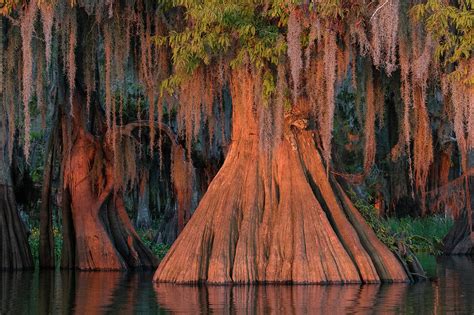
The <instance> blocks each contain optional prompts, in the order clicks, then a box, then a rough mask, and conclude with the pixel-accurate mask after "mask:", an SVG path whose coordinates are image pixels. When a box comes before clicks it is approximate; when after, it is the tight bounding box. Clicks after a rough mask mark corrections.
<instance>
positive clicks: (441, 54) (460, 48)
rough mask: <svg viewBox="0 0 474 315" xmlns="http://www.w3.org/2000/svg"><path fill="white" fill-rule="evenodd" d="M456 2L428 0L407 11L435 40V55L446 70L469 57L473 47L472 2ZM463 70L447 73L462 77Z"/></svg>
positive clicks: (458, 77) (457, 69)
mask: <svg viewBox="0 0 474 315" xmlns="http://www.w3.org/2000/svg"><path fill="white" fill-rule="evenodd" d="M456 4H457V5H453V4H448V3H447V2H445V1H442V0H428V1H427V2H426V3H422V4H418V5H415V6H414V7H413V8H412V10H411V14H412V15H413V17H414V18H415V19H416V20H418V21H422V22H423V23H424V26H425V28H426V30H427V32H428V33H430V34H431V36H432V37H433V39H434V40H435V41H436V42H437V46H436V51H435V57H436V58H437V59H438V60H439V61H440V62H442V64H443V65H444V66H445V68H446V69H449V68H450V67H456V66H457V65H458V64H459V63H460V62H462V61H464V60H468V59H469V58H471V56H472V53H473V49H474V1H473V0H458V1H456ZM465 72H466V71H465V69H461V68H459V67H457V68H456V70H455V71H453V72H452V73H451V77H452V78H454V79H455V80H458V81H461V80H463V78H464V79H465V80H471V81H474V78H466V77H467V73H465Z"/></svg>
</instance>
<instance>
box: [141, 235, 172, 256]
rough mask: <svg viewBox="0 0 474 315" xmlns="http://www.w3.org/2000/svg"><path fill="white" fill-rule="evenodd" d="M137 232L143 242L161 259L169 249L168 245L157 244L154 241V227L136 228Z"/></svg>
mask: <svg viewBox="0 0 474 315" xmlns="http://www.w3.org/2000/svg"><path fill="white" fill-rule="evenodd" d="M137 234H138V236H140V239H141V240H142V242H143V244H145V245H146V246H147V247H148V248H149V249H150V250H151V252H152V253H153V254H154V255H155V256H156V257H158V258H159V259H163V258H164V257H165V255H166V253H167V252H168V250H169V249H170V246H169V245H166V244H158V243H156V242H155V241H154V236H155V235H156V231H155V230H154V229H139V230H137Z"/></svg>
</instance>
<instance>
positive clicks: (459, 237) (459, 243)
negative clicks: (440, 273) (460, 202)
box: [443, 150, 474, 255]
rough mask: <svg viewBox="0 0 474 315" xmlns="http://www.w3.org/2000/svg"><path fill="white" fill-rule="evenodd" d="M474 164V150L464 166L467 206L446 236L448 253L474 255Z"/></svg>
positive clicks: (445, 251) (444, 241)
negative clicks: (473, 196)
mask: <svg viewBox="0 0 474 315" xmlns="http://www.w3.org/2000/svg"><path fill="white" fill-rule="evenodd" d="M473 166H474V150H473V151H471V152H469V155H468V157H467V167H464V168H463V169H464V172H465V174H464V183H465V186H464V187H465V188H464V193H465V207H464V209H462V210H461V215H460V216H459V217H458V218H457V219H456V221H455V223H454V226H453V227H452V228H451V230H450V231H449V233H448V234H447V235H446V236H445V237H444V239H443V244H444V249H443V252H444V253H445V254H448V255H473V254H474V226H473V222H472V218H473V215H474V214H473V212H474V199H473V198H472V196H471V192H472V191H474V181H473V180H472V178H471V176H470V173H469V171H466V170H470V169H471V168H472V167H473Z"/></svg>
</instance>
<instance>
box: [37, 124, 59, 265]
mask: <svg viewBox="0 0 474 315" xmlns="http://www.w3.org/2000/svg"><path fill="white" fill-rule="evenodd" d="M54 120H55V121H54V123H53V127H52V128H51V132H50V135H49V139H48V144H47V148H46V155H45V165H44V172H43V187H42V192H41V209H40V248H39V263H40V267H41V268H54V266H55V258H54V235H53V208H52V204H51V182H52V177H53V170H54V165H53V164H54V159H55V156H56V154H55V151H56V138H57V133H58V130H57V129H58V128H57V124H58V121H59V120H58V119H57V118H56V117H55V118H54Z"/></svg>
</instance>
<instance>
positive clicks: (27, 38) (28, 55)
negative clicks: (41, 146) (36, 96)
mask: <svg viewBox="0 0 474 315" xmlns="http://www.w3.org/2000/svg"><path fill="white" fill-rule="evenodd" d="M37 10H38V7H37V5H36V1H30V3H29V4H28V6H27V8H26V9H25V11H24V13H23V16H22V17H21V24H20V29H21V40H22V52H23V76H22V79H23V114H24V127H25V144H24V147H23V151H24V153H25V158H26V160H27V161H28V160H29V157H30V128H31V125H30V124H31V117H30V109H29V103H30V99H31V94H32V91H33V79H32V76H33V51H32V47H31V39H32V37H33V31H34V24H35V20H36V13H37Z"/></svg>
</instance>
